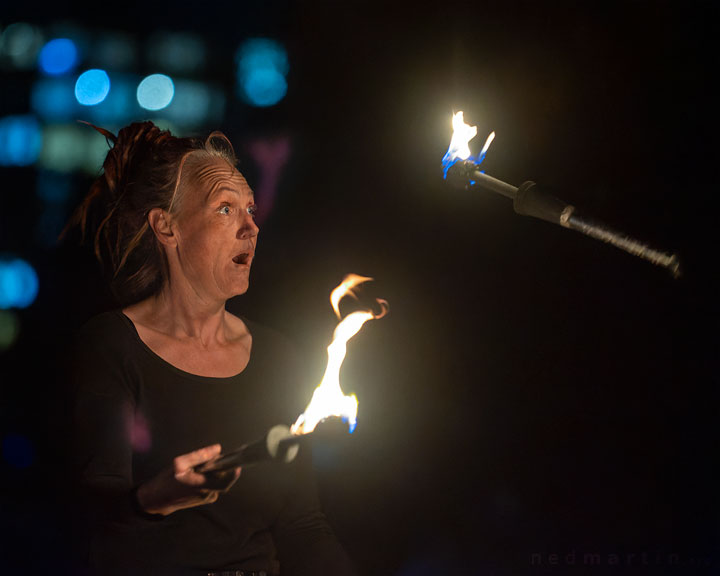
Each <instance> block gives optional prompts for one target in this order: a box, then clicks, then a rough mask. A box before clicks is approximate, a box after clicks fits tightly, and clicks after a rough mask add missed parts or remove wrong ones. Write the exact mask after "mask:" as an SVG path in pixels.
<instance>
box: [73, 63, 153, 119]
mask: <svg viewBox="0 0 720 576" xmlns="http://www.w3.org/2000/svg"><path fill="white" fill-rule="evenodd" d="M137 83H138V79H137V77H136V76H134V75H130V74H116V73H114V74H113V76H112V89H111V90H110V92H109V93H108V95H107V98H105V100H103V101H102V102H100V104H98V105H96V106H90V107H88V108H85V114H86V116H87V118H84V119H89V120H90V121H91V122H92V123H93V124H96V125H98V126H101V127H103V128H109V127H110V126H123V125H125V124H127V123H128V122H130V121H131V120H132V119H133V118H135V117H137V116H138V115H139V114H140V112H141V109H140V106H139V105H138V103H137V99H136V97H135V91H136V87H137Z"/></svg>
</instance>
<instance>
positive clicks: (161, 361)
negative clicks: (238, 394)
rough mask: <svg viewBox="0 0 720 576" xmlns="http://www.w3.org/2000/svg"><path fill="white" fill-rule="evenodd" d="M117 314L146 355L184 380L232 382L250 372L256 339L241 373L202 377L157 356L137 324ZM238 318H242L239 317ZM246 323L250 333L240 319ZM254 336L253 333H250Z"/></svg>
mask: <svg viewBox="0 0 720 576" xmlns="http://www.w3.org/2000/svg"><path fill="white" fill-rule="evenodd" d="M115 313H116V314H117V315H119V316H120V318H121V320H122V321H123V323H124V324H125V325H126V326H127V328H128V330H129V331H130V334H131V336H132V338H133V340H134V341H135V342H136V343H137V344H138V345H139V346H140V348H141V349H143V350H144V351H145V353H146V354H147V355H148V356H150V358H152V359H153V360H154V361H155V362H157V363H159V364H161V365H162V366H164V367H165V368H167V369H168V370H170V371H171V372H174V373H176V374H177V375H179V376H182V377H184V378H188V379H190V380H197V381H199V382H205V383H207V382H229V381H231V380H235V379H237V378H238V377H239V376H242V375H243V374H245V372H247V371H248V368H250V365H251V364H252V359H253V354H252V349H253V345H254V337H253V339H252V341H251V343H250V358H249V359H248V363H247V364H246V365H245V368H243V369H242V370H241V371H240V372H238V373H237V374H235V375H233V376H202V375H201V374H193V373H192V372H188V371H186V370H183V369H182V368H178V367H177V366H175V365H174V364H171V363H170V362H168V361H167V360H165V358H163V357H162V356H160V355H159V354H157V353H156V352H155V351H154V350H153V349H152V348H150V346H148V345H147V344H146V343H145V341H144V340H143V339H142V338H140V333H139V332H138V331H137V327H136V326H135V323H134V322H133V321H132V320H131V319H130V317H129V316H128V315H127V314H125V312H123V311H122V309H117V310H115ZM238 318H240V317H239V316H238ZM240 320H242V321H243V322H244V323H245V326H247V328H248V331H250V325H249V323H248V321H247V320H246V319H245V318H240ZM250 334H251V336H252V332H251V333H250Z"/></svg>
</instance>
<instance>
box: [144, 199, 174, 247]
mask: <svg viewBox="0 0 720 576" xmlns="http://www.w3.org/2000/svg"><path fill="white" fill-rule="evenodd" d="M148 224H149V225H150V228H152V231H153V232H154V233H155V238H157V239H158V240H159V241H160V243H161V244H164V245H165V246H175V244H176V243H177V241H176V238H175V234H174V233H173V229H172V226H171V223H170V216H169V214H168V213H167V212H165V210H163V209H162V208H153V209H152V210H150V212H148Z"/></svg>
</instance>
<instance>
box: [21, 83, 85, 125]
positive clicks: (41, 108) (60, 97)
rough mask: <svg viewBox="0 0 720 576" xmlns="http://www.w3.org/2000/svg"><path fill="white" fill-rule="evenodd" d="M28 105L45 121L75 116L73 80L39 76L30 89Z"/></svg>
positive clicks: (77, 106) (76, 107)
mask: <svg viewBox="0 0 720 576" xmlns="http://www.w3.org/2000/svg"><path fill="white" fill-rule="evenodd" d="M30 107H31V108H32V110H33V112H35V114H37V115H38V116H39V117H40V118H41V119H42V120H44V121H46V122H64V121H66V120H71V119H74V118H76V117H77V114H78V111H79V108H80V107H79V105H78V102H77V100H76V99H75V82H74V81H73V79H72V78H71V77H60V78H40V79H39V80H37V81H36V82H34V83H33V85H32V88H31V89H30Z"/></svg>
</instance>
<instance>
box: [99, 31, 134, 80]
mask: <svg viewBox="0 0 720 576" xmlns="http://www.w3.org/2000/svg"><path fill="white" fill-rule="evenodd" d="M137 58H138V50H137V41H136V40H135V38H134V37H133V36H131V35H129V34H127V33H124V32H118V31H105V32H103V34H102V35H101V36H98V37H97V38H96V41H95V43H94V45H93V49H92V51H91V53H90V54H88V55H87V59H88V61H89V62H90V63H92V65H93V67H98V68H104V69H106V70H111V71H113V72H116V71H119V70H130V69H132V68H133V67H134V66H135V65H136V63H137ZM113 80H115V76H114V75H113Z"/></svg>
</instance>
